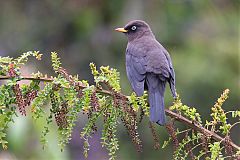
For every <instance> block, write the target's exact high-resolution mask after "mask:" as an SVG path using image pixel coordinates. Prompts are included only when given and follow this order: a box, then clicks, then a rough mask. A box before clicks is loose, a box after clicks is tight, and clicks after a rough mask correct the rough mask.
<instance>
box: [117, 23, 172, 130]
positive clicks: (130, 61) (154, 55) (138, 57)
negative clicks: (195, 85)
mask: <svg viewBox="0 0 240 160" xmlns="http://www.w3.org/2000/svg"><path fill="white" fill-rule="evenodd" d="M116 30H118V31H120V30H121V32H125V34H126V36H127V38H128V45H127V49H126V70H127V76H128V79H129V81H130V83H131V86H132V88H133V90H134V91H135V92H136V94H137V96H141V95H143V92H144V89H147V90H148V97H149V104H150V120H151V121H152V122H156V123H158V124H160V125H164V124H165V123H166V118H165V112H164V92H165V86H166V82H168V83H169V85H170V89H171V92H172V95H173V97H174V98H176V91H175V73H174V69H173V65H172V62H171V58H170V55H169V54H168V52H167V50H166V49H165V48H164V47H163V46H162V45H161V44H160V43H159V42H158V41H157V40H156V39H155V36H154V35H153V33H152V31H151V29H150V27H149V25H148V24H147V23H146V22H144V21H140V20H135V21H131V22H129V23H128V24H127V25H126V26H125V27H124V29H123V28H121V29H116Z"/></svg>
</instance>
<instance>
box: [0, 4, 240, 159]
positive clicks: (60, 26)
mask: <svg viewBox="0 0 240 160" xmlns="http://www.w3.org/2000/svg"><path fill="white" fill-rule="evenodd" d="M134 19H142V20H145V21H146V22H148V23H149V25H150V26H151V28H152V30H153V32H154V34H155V35H156V37H157V39H158V40H159V41H160V42H161V43H162V45H163V46H165V48H166V49H167V50H168V51H169V52H170V54H171V57H172V61H173V65H174V67H175V72H176V85H177V91H178V93H179V94H180V95H181V97H182V101H183V102H184V103H185V104H187V105H189V106H194V107H196V108H197V109H198V111H199V112H200V113H201V114H202V115H203V116H204V117H205V118H207V117H208V115H209V113H210V107H211V106H213V105H214V102H215V101H216V99H217V97H219V95H220V94H221V92H222V91H223V90H224V89H225V88H229V89H230V98H229V100H227V102H226V103H225V104H224V107H225V109H226V110H233V109H237V108H238V109H239V106H240V73H239V70H240V64H239V63H240V56H239V55H240V48H239V44H240V39H239V37H240V32H239V29H240V26H239V19H240V14H239V0H231V1H230V0H169V1H166V0H149V1H144V0H129V1H126V0H122V1H120V0H68V1H64V0H55V1H53V0H41V1H31V0H21V1H19V0H10V1H1V2H0V56H13V57H17V56H19V55H20V54H21V53H22V52H26V51H29V50H39V51H41V52H42V53H43V54H44V56H43V60H42V61H40V62H36V61H33V60H32V61H31V62H30V63H28V64H27V67H24V68H23V72H24V73H25V74H30V73H32V72H36V71H37V70H40V71H41V72H42V73H46V74H49V75H52V74H53V72H52V69H51V63H50V54H49V53H50V51H57V52H58V53H59V55H60V57H61V59H62V63H63V67H65V68H66V69H67V70H68V71H70V72H71V74H79V75H80V78H81V79H87V80H89V81H90V82H91V83H93V77H92V76H91V74H90V69H89V66H88V65H89V63H90V62H94V63H96V65H97V66H100V65H109V66H111V67H113V68H117V69H118V70H119V71H120V73H121V85H122V90H123V93H125V94H130V93H131V88H130V85H129V83H128V80H127V77H126V72H125V48H126V44H127V39H126V37H125V36H124V35H123V34H120V33H117V32H114V28H116V27H122V26H124V25H125V24H126V23H127V22H128V21H129V20H134ZM165 99H166V106H169V105H171V102H172V98H171V95H170V92H169V89H168V91H167V93H166V98H165ZM82 117H83V116H80V118H79V119H80V120H79V122H77V125H76V128H75V130H74V133H73V139H72V141H71V143H70V144H69V146H68V147H67V148H66V150H65V151H64V152H60V149H59V147H58V146H57V138H56V137H57V131H56V130H55V131H53V132H51V133H50V135H49V146H48V147H47V148H46V149H45V150H42V148H41V145H40V144H39V137H40V134H41V131H42V127H43V125H44V123H43V122H41V121H39V122H33V121H32V119H31V116H28V117H21V116H20V117H18V118H16V120H15V123H14V124H12V125H11V127H10V128H9V131H8V140H9V149H8V150H7V151H0V159H7V158H8V159H10V160H11V159H12V160H41V159H56V160H65V159H66V160H77V159H83V155H82V151H83V150H82V145H83V142H82V140H81V139H80V136H79V133H80V132H81V128H82V127H83V126H84V122H85V121H86V116H84V117H85V118H82ZM147 123H148V120H147V119H144V123H143V124H141V125H140V127H139V131H140V133H141V134H140V137H141V138H142V139H143V144H144V152H143V153H137V152H136V151H135V149H134V146H133V145H132V143H131V140H130V139H129V137H128V135H127V133H126V130H125V129H124V128H123V126H120V127H119V129H118V130H119V133H118V137H119V138H120V150H119V152H118V158H117V159H119V160H157V159H159V157H161V159H166V160H168V159H172V148H171V147H168V148H167V149H160V150H157V151H155V150H154V149H153V140H152V137H151V135H150V130H149V129H148V125H147ZM98 126H99V131H98V132H97V134H95V135H94V136H93V138H92V139H91V141H90V145H91V150H90V153H89V157H88V159H89V160H96V159H98V160H103V159H107V157H108V156H107V153H106V150H105V149H103V148H101V145H100V140H99V138H100V136H101V134H100V131H101V125H98ZM52 127H53V130H54V129H56V126H52ZM239 132H240V130H239V127H236V128H235V129H234V130H233V133H232V137H233V139H234V140H235V142H237V143H238V144H239V141H240V138H239ZM158 133H159V134H160V143H161V144H162V143H163V141H164V140H166V138H167V133H166V130H165V129H164V128H162V127H158ZM237 133H238V136H237Z"/></svg>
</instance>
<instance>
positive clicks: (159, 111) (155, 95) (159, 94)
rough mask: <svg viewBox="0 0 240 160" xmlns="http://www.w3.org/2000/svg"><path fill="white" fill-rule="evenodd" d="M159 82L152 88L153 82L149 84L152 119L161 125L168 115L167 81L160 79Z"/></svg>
mask: <svg viewBox="0 0 240 160" xmlns="http://www.w3.org/2000/svg"><path fill="white" fill-rule="evenodd" d="M158 81H159V84H158V86H157V87H156V88H151V84H148V86H149V87H148V89H149V90H148V97H149V103H150V120H151V121H152V122H156V123H158V124H159V125H164V124H165V123H166V116H165V111H164V91H165V85H166V82H165V81H161V80H158Z"/></svg>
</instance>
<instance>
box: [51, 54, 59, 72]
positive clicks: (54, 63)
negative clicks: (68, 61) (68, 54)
mask: <svg viewBox="0 0 240 160" xmlns="http://www.w3.org/2000/svg"><path fill="white" fill-rule="evenodd" d="M51 58H52V67H53V70H54V71H55V72H56V73H57V72H58V69H59V68H60V65H61V62H60V58H59V57H58V54H57V53H56V52H51Z"/></svg>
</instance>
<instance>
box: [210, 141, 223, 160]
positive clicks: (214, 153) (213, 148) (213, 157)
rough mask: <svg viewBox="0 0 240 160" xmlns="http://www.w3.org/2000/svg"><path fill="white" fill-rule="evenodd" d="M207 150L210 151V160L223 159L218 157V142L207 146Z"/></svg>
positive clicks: (219, 148) (219, 153)
mask: <svg viewBox="0 0 240 160" xmlns="http://www.w3.org/2000/svg"><path fill="white" fill-rule="evenodd" d="M209 148H210V151H211V160H216V159H219V160H221V159H223V158H221V157H219V156H220V155H221V147H220V142H214V143H213V144H209Z"/></svg>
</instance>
